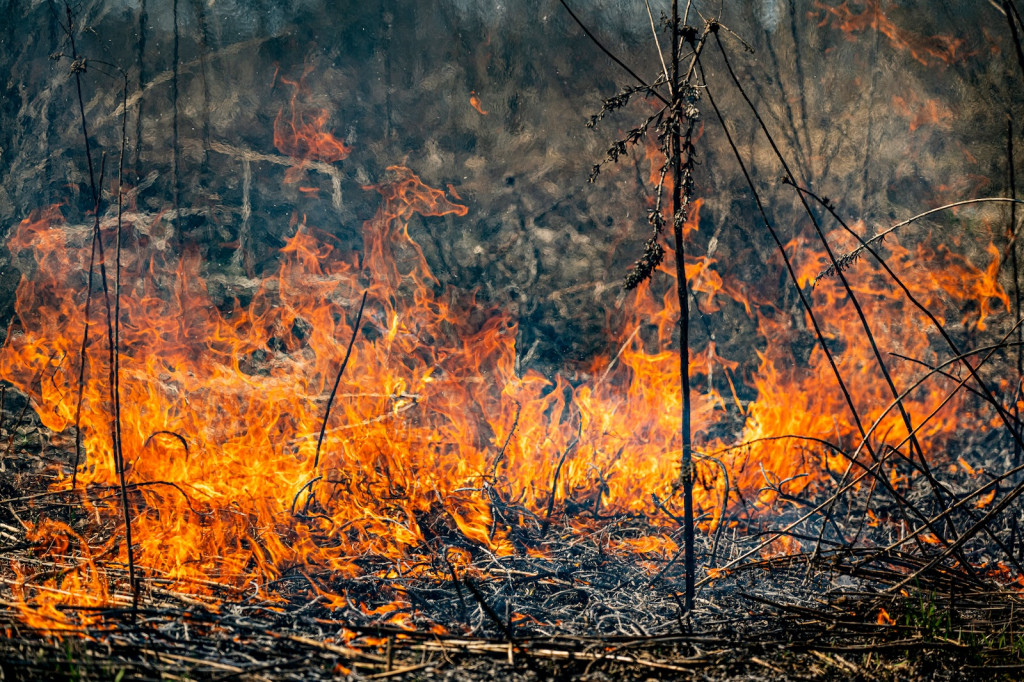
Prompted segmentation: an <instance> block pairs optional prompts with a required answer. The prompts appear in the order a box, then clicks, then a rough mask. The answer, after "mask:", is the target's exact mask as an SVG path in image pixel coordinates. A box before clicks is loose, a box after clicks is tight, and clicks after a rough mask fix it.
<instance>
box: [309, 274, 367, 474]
mask: <svg viewBox="0 0 1024 682" xmlns="http://www.w3.org/2000/svg"><path fill="white" fill-rule="evenodd" d="M366 294H367V291H364V292H363V300H362V301H360V302H359V312H358V313H356V321H355V324H353V325H352V337H351V338H350V339H349V340H348V348H347V349H346V350H345V358H344V359H343V360H342V361H341V367H339V368H338V376H337V377H335V379H334V388H332V389H331V395H330V397H329V398H327V407H326V408H325V409H324V419H323V421H322V422H321V423H320V437H319V438H317V441H316V456H315V457H314V458H313V469H314V470H316V468H317V467H318V466H319V465H320V447H321V446H322V445H323V442H324V433H326V432H327V419H328V418H329V417H330V416H331V405H332V404H333V403H334V396H336V395H337V394H338V386H339V385H341V375H342V374H344V373H345V367H347V366H348V358H349V356H350V355H351V354H352V346H353V344H355V342H356V336H357V335H358V334H359V323H360V322H361V321H362V319H363V308H364V307H365V306H366Z"/></svg>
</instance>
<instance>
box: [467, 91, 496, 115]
mask: <svg viewBox="0 0 1024 682" xmlns="http://www.w3.org/2000/svg"><path fill="white" fill-rule="evenodd" d="M469 105H470V106H471V107H473V108H474V109H476V110H477V113H479V114H480V115H481V116H486V115H487V114H489V113H491V112H489V111H485V110H484V105H483V103H482V102H481V101H480V97H479V96H478V95H477V94H476V92H471V93H469Z"/></svg>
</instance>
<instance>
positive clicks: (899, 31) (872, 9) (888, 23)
mask: <svg viewBox="0 0 1024 682" xmlns="http://www.w3.org/2000/svg"><path fill="white" fill-rule="evenodd" d="M858 4H862V5H863V7H864V9H863V11H861V12H859V13H858V12H856V11H855V10H853V9H851V8H850V1H849V0H844V2H842V3H841V4H839V5H834V6H833V5H826V4H824V3H822V2H817V1H816V2H815V3H814V6H815V7H816V8H818V9H819V10H821V11H822V12H823V18H822V19H821V22H820V24H819V26H824V25H825V24H827V23H829V22H831V23H832V25H833V26H834V27H835V28H838V29H839V30H840V31H842V32H843V33H846V34H847V35H853V34H855V33H862V32H864V31H867V30H872V31H879V32H881V33H882V35H884V36H885V37H886V38H888V39H889V44H890V45H892V47H894V48H896V49H897V50H906V51H908V52H910V55H911V56H912V57H913V58H914V59H915V60H917V61H918V62H920V63H921V64H923V65H925V66H928V65H930V64H932V63H942V64H947V65H948V64H952V63H954V62H955V61H957V60H958V59H962V58H964V57H965V56H966V55H964V54H958V52H961V50H962V48H963V47H964V45H965V44H966V41H965V40H964V39H963V38H955V37H953V36H945V35H937V36H921V35H918V34H916V33H914V32H912V31H908V30H906V29H904V28H901V27H899V26H897V25H896V24H895V23H894V22H893V21H892V20H891V19H889V17H888V16H886V14H885V12H883V11H882V7H881V3H880V2H879V1H878V0H863V2H862V3H858Z"/></svg>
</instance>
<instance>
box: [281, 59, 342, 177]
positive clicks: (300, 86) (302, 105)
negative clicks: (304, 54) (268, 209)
mask: <svg viewBox="0 0 1024 682" xmlns="http://www.w3.org/2000/svg"><path fill="white" fill-rule="evenodd" d="M311 70H312V68H311V67H307V69H306V72H305V73H304V74H303V75H302V77H301V78H300V79H299V80H298V81H293V80H289V79H288V78H284V77H282V78H281V82H282V83H284V84H285V85H287V86H289V87H290V88H291V89H292V96H291V101H290V105H289V110H290V114H289V115H286V114H285V112H284V110H283V109H282V110H281V111H280V112H278V114H277V118H275V119H274V146H275V147H277V150H278V151H279V152H281V153H282V154H287V155H288V156H290V157H292V158H293V159H295V160H296V161H297V162H298V163H297V164H296V165H295V166H293V167H292V168H289V170H288V172H287V174H286V175H285V182H298V181H299V178H300V177H301V175H302V168H303V166H304V165H305V164H306V163H307V162H309V161H321V162H323V163H334V162H335V161H341V160H342V159H345V158H347V157H348V155H349V154H350V153H351V151H352V149H351V148H350V147H348V146H346V145H345V142H344V140H341V139H338V138H337V137H335V136H334V135H333V134H332V133H330V132H328V131H327V130H326V126H327V122H328V121H329V120H330V118H331V115H330V111H329V110H328V109H326V108H322V107H317V106H315V105H313V104H311V103H309V102H308V101H305V100H308V92H307V90H306V87H305V85H304V83H305V79H306V76H307V75H309V73H310V72H311ZM300 191H303V192H309V191H310V188H305V187H303V188H300ZM312 191H313V192H315V191H316V190H315V189H312Z"/></svg>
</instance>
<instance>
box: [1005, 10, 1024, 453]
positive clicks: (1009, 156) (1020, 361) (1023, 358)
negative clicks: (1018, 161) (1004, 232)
mask: <svg viewBox="0 0 1024 682" xmlns="http://www.w3.org/2000/svg"><path fill="white" fill-rule="evenodd" d="M1011 25H1012V22H1011ZM1006 164H1007V166H1009V169H1010V198H1011V199H1016V198H1017V172H1016V169H1015V168H1014V162H1013V119H1012V118H1007V119H1006ZM1007 238H1008V239H1009V240H1010V264H1011V267H1012V268H1013V317H1014V319H1015V320H1019V319H1020V268H1019V266H1018V263H1017V203H1016V202H1013V203H1011V204H1010V231H1009V235H1008V236H1007ZM1022 344H1024V329H1021V327H1020V326H1018V327H1017V376H1016V377H1014V378H1015V384H1016V388H1015V390H1014V392H1013V422H1014V427H1015V428H1016V429H1017V432H1018V433H1019V432H1020V407H1019V404H1020V398H1021V381H1022V380H1024V348H1022V347H1021V346H1022ZM1022 454H1024V452H1022V450H1021V447H1020V442H1019V441H1014V445H1013V461H1014V463H1015V464H1020V463H1021V455H1022Z"/></svg>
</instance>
